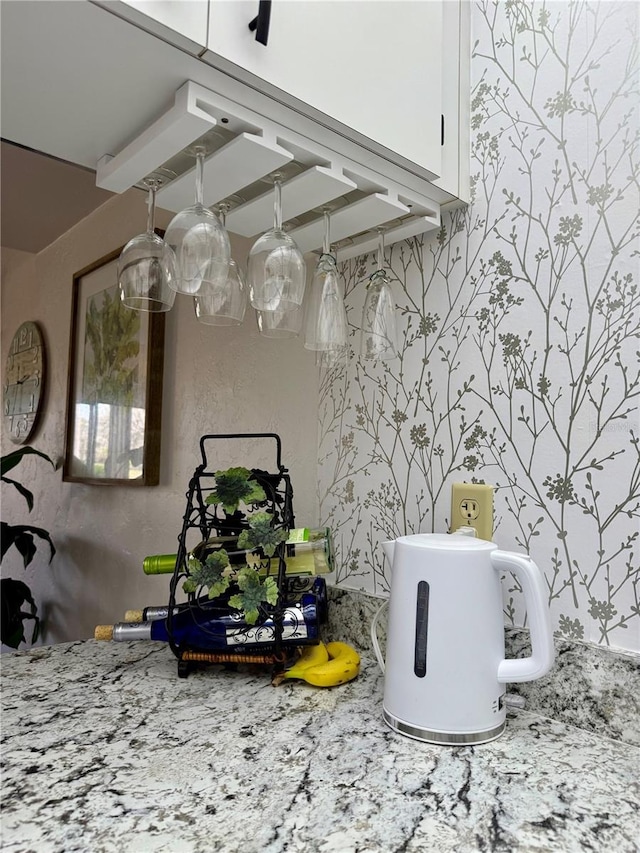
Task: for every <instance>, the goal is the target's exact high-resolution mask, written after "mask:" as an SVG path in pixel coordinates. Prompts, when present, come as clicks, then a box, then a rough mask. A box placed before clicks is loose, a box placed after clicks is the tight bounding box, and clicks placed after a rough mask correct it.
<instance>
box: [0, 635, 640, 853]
mask: <svg viewBox="0 0 640 853" xmlns="http://www.w3.org/2000/svg"><path fill="white" fill-rule="evenodd" d="M381 706H382V676H381V674H380V673H379V671H378V668H377V664H376V663H375V662H374V661H373V660H371V659H368V658H363V664H362V671H361V674H360V675H359V677H358V678H357V679H356V680H355V681H353V682H351V683H349V684H347V685H344V686H341V687H337V688H333V689H321V688H314V687H311V686H309V685H306V684H304V683H301V682H295V683H293V682H292V683H285V684H284V685H282V686H280V687H278V688H274V687H272V686H271V684H270V680H269V675H268V673H266V672H264V671H262V672H254V673H246V672H244V673H243V672H228V671H224V670H222V669H221V668H218V667H210V668H206V669H202V670H199V671H197V672H195V673H192V674H191V675H190V676H189V678H188V679H180V678H178V676H177V665H176V660H175V658H174V657H173V655H172V654H171V652H170V650H169V649H168V647H167V646H166V645H164V644H161V643H148V642H147V643H145V642H137V643H136V642H131V643H121V644H116V643H97V642H95V641H93V640H88V641H84V642H78V643H69V644H62V645H59V646H52V647H47V648H38V649H34V650H32V651H30V652H24V653H17V654H13V655H4V656H3V657H2V816H1V829H2V835H1V839H2V840H1V849H2V850H3V851H16V853H18V851H19V853H28V851H34V853H53V851H56V853H73V851H91V853H111V851H114V853H116V852H117V853H121V851H126V853H129V851H131V853H146V851H170V853H173V851H176V853H182V851H184V852H185V853H191V851H194V853H195V851H202V853H210V852H211V851H225V853H236V851H238V853H240V851H242V852H243V853H279V851H288V853H315V851H318V853H393V851H397V853H399V851H406V853H418V851H435V853H450V851H451V853H453V851H455V853H465V851H487V850H496V851H522V853H525V851H526V853H533V851H540V853H542V851H544V853H547V851H562V853H571V851H580V853H582V851H585V850H589V851H603V853H605V851H606V853H627V851H628V853H632V851H638V850H639V849H640V807H639V800H640V792H639V787H640V748H638V747H637V746H634V745H631V744H626V743H621V742H617V741H614V740H611V739H609V738H606V737H603V736H601V735H596V734H592V733H589V732H585V731H583V730H581V729H578V728H575V727H573V726H570V725H567V724H564V723H560V722H557V721H553V720H551V719H548V718H546V717H543V716H541V715H539V714H533V713H528V712H526V711H522V712H520V713H519V714H518V715H517V716H511V717H509V719H508V722H507V728H506V731H505V733H504V734H503V735H502V737H500V738H499V739H498V740H496V741H494V742H492V743H489V744H485V745H482V746H475V747H445V746H439V747H437V746H430V745H427V744H422V743H418V742H417V741H414V740H410V739H407V738H404V737H403V736H401V735H399V734H396V733H394V732H392V731H391V730H390V729H389V728H388V727H387V726H386V725H385V723H384V722H383V720H382V715H381Z"/></svg>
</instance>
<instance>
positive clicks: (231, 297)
mask: <svg viewBox="0 0 640 853" xmlns="http://www.w3.org/2000/svg"><path fill="white" fill-rule="evenodd" d="M228 209H229V205H228V204H221V205H220V206H219V207H218V211H219V215H220V221H221V223H222V227H223V228H225V225H226V215H227V210H228ZM193 301H194V307H195V312H196V317H197V318H198V320H199V321H200V322H201V323H205V324H206V325H208V326H239V325H240V324H241V323H242V321H243V320H244V315H245V311H246V309H247V287H246V285H245V282H244V277H243V275H242V271H241V269H240V267H239V266H238V265H237V263H236V262H235V261H234V260H233V258H229V267H228V270H227V279H226V281H225V283H224V285H223V286H222V287H218V286H217V285H214V284H213V283H212V282H211V281H209V280H205V281H203V282H202V284H201V285H200V290H198V292H197V293H196V294H195V296H194V297H193Z"/></svg>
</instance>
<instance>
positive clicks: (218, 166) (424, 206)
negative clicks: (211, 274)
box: [96, 81, 440, 260]
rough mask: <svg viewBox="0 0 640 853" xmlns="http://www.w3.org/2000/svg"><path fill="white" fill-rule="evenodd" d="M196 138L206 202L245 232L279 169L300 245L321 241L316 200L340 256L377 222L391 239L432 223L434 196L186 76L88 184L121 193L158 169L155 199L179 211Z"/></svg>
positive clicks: (261, 219) (269, 207) (259, 218)
mask: <svg viewBox="0 0 640 853" xmlns="http://www.w3.org/2000/svg"><path fill="white" fill-rule="evenodd" d="M196 143H197V144H204V145H205V146H206V149H207V151H208V152H211V153H209V154H208V157H207V160H206V162H205V174H204V180H205V198H204V204H205V205H206V206H207V207H214V206H215V205H220V204H226V205H228V207H229V212H228V214H227V219H226V225H227V228H228V230H229V231H231V232H234V233H236V234H240V235H242V236H244V237H256V236H258V235H259V234H262V233H263V232H264V231H266V230H268V229H269V228H270V227H272V224H273V223H272V218H273V192H272V188H271V183H272V181H271V179H270V176H272V175H273V173H274V172H280V173H281V174H282V181H283V183H282V206H283V219H284V222H285V227H286V228H287V230H288V232H289V233H290V235H291V236H292V237H293V239H294V240H295V241H296V243H297V244H298V246H299V247H300V249H301V251H302V252H304V253H307V252H312V251H320V250H321V248H322V240H323V234H324V225H323V209H324V208H327V209H329V210H331V212H332V215H331V236H332V244H333V246H334V249H335V251H336V253H337V257H338V260H347V259H349V258H353V257H356V256H358V255H361V254H363V253H365V252H372V251H374V250H375V248H376V245H377V235H378V231H379V230H383V231H384V243H385V245H391V244H393V243H396V242H398V241H400V240H405V239H407V238H409V237H413V236H416V235H417V234H422V233H425V232H426V231H431V230H433V229H436V228H438V227H439V225H440V205H439V203H438V202H435V201H434V200H433V199H430V198H428V197H427V196H425V195H422V194H421V193H419V192H416V191H414V190H411V189H409V188H407V187H405V186H403V185H402V184H400V183H397V182H396V181H393V180H390V179H388V178H386V177H385V176H383V175H381V174H380V173H379V172H376V171H374V170H372V169H370V168H368V167H367V166H365V165H364V164H362V163H356V162H355V161H353V160H350V159H348V158H346V157H344V156H342V155H341V154H337V153H336V152H334V151H331V150H330V149H328V148H326V147H324V146H322V145H320V144H319V143H317V142H315V141H314V140H312V139H310V138H308V137H306V136H302V135H300V134H298V133H296V132H295V131H293V130H290V129H287V128H285V127H284V126H282V125H279V124H277V123H276V122H273V121H271V120H270V119H267V118H265V117H264V116H262V115H260V114H258V113H256V112H254V111H252V110H250V109H247V108H246V107H243V106H242V105H240V104H238V103H236V102H234V101H232V100H230V99H228V98H225V97H223V96H222V95H219V94H217V93H216V92H213V91H211V90H210V89H207V88H205V87H203V86H201V85H199V84H197V83H194V82H193V81H188V82H186V83H185V84H184V85H183V86H181V87H180V89H178V91H177V92H176V94H175V100H174V103H173V106H172V107H171V108H170V109H169V110H167V111H166V112H165V113H164V114H163V115H161V116H160V117H159V118H158V119H157V120H156V121H154V122H153V123H152V124H151V125H150V126H149V127H147V128H146V129H145V130H144V131H143V132H142V133H141V134H140V135H139V136H138V137H137V138H135V139H134V140H133V141H131V142H130V143H129V144H128V145H126V146H125V147H124V148H123V149H122V150H121V151H120V152H118V153H117V154H115V155H105V156H104V157H102V158H101V159H100V161H99V163H98V168H97V179H96V183H97V185H98V186H99V187H101V188H102V189H107V190H111V191H112V192H116V193H121V192H124V191H125V190H127V189H129V188H130V187H132V186H137V185H142V182H143V181H144V179H145V178H147V177H149V176H150V175H152V174H154V173H157V172H161V173H162V174H163V175H164V176H165V181H166V182H165V184H164V186H163V187H162V188H161V189H160V190H159V192H158V197H157V201H158V206H160V207H163V208H165V209H166V210H169V211H173V212H178V211H180V210H183V209H184V208H185V207H188V206H189V205H190V204H192V203H193V198H194V186H195V161H194V157H193V155H192V153H190V151H192V149H193V146H194V145H195V144H196Z"/></svg>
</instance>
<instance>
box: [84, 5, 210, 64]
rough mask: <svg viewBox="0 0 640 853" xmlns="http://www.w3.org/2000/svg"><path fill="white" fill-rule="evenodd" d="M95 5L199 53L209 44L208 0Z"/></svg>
mask: <svg viewBox="0 0 640 853" xmlns="http://www.w3.org/2000/svg"><path fill="white" fill-rule="evenodd" d="M96 5H98V6H103V7H104V8H105V9H108V10H109V11H110V12H113V13H114V14H116V15H118V16H119V17H121V18H124V19H125V20H127V21H130V22H131V23H132V24H135V25H136V26H138V27H142V28H143V29H146V30H148V32H150V33H153V35H157V36H159V37H160V38H163V39H165V40H166V41H168V42H169V43H170V44H174V45H175V46H176V47H179V48H181V49H182V50H186V51H188V52H189V53H192V54H194V55H196V56H197V55H198V54H200V53H201V52H202V50H203V48H204V47H205V46H206V43H207V25H208V19H209V0H96Z"/></svg>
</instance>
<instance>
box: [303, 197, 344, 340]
mask: <svg viewBox="0 0 640 853" xmlns="http://www.w3.org/2000/svg"><path fill="white" fill-rule="evenodd" d="M323 214H324V242H323V247H322V254H321V255H320V258H319V260H318V263H317V265H316V269H315V272H314V274H313V281H312V282H311V294H310V297H309V299H308V302H307V312H306V317H305V341H304V345H305V348H306V349H309V350H316V351H319V352H333V353H335V354H336V355H338V354H339V353H341V352H342V351H343V350H346V348H347V337H348V334H349V324H348V321H347V312H346V309H345V307H344V299H343V296H342V285H341V282H340V277H339V275H338V269H337V265H336V259H335V257H334V255H332V254H331V242H330V236H329V227H330V213H329V211H328V210H324V212H323Z"/></svg>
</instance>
